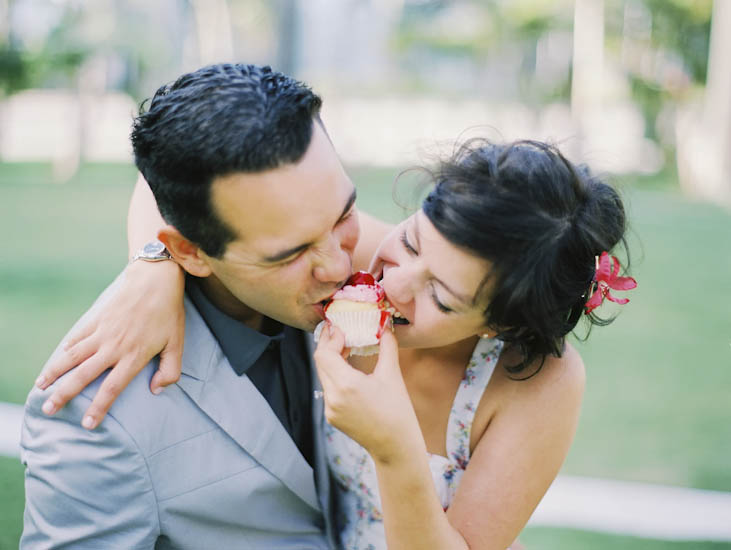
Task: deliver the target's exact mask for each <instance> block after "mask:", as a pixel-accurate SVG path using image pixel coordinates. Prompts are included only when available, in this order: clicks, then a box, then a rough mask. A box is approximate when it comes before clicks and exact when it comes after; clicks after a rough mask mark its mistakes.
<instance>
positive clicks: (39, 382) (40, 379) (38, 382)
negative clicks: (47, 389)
mask: <svg viewBox="0 0 731 550" xmlns="http://www.w3.org/2000/svg"><path fill="white" fill-rule="evenodd" d="M45 384H46V377H45V376H44V375H43V374H41V375H40V376H39V377H38V378H36V386H38V387H39V388H41V389H43V386H44V385H45Z"/></svg>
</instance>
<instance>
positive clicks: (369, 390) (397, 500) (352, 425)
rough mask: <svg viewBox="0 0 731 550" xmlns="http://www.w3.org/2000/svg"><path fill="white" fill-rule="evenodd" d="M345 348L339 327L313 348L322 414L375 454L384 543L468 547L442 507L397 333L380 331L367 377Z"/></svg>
mask: <svg viewBox="0 0 731 550" xmlns="http://www.w3.org/2000/svg"><path fill="white" fill-rule="evenodd" d="M343 345H344V337H343V334H342V332H340V330H338V329H337V328H335V327H332V328H327V329H325V330H323V331H322V334H321V335H320V341H319V343H318V346H317V350H316V351H315V363H316V365H317V370H318V374H319V377H320V381H321V383H322V387H323V393H324V399H325V416H326V418H327V420H328V422H329V423H330V424H332V425H333V426H335V427H336V428H338V429H339V430H340V431H342V432H343V433H345V434H347V435H348V436H349V437H351V438H353V439H354V440H356V441H357V442H358V443H360V444H361V445H362V446H363V447H365V449H366V450H368V452H369V453H370V455H371V456H372V457H373V460H374V462H375V464H376V475H377V477H378V486H379V490H380V493H381V505H382V509H383V517H384V525H385V528H386V539H387V542H388V547H389V548H399V549H411V548H414V549H419V550H422V549H424V548H433V549H434V550H439V549H445V550H446V549H448V550H459V549H466V548H469V546H468V545H467V543H466V541H465V539H464V537H463V536H462V535H461V534H460V533H459V531H458V530H457V529H455V528H454V527H453V526H452V525H451V524H450V522H449V521H448V520H447V517H446V515H445V514H444V511H443V510H442V508H441V506H440V504H439V499H438V498H437V494H436V489H435V487H434V483H433V481H432V477H431V472H430V469H429V464H428V462H427V449H426V444H425V442H424V438H423V436H422V434H421V429H420V427H419V422H418V420H417V418H416V413H415V412H414V408H413V406H412V405H411V400H410V399H409V394H408V392H407V390H406V385H405V384H404V381H403V378H402V376H401V368H400V366H399V360H398V345H397V342H396V337H395V336H394V335H393V334H392V333H391V332H390V331H386V332H384V334H383V336H382V337H381V344H380V352H379V356H378V362H377V363H376V367H375V369H374V370H373V372H372V373H371V374H364V373H363V372H361V371H359V370H357V369H354V368H352V367H351V366H350V365H349V364H348V363H347V362H346V361H345V360H344V359H343V358H342V356H341V353H342V350H343ZM505 548H507V544H506V545H505V547H504V548H503V549H502V550H505Z"/></svg>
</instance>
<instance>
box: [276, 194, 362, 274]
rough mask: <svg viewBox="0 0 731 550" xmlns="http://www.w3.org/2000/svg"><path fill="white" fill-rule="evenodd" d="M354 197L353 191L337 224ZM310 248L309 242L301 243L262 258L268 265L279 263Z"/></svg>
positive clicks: (348, 209) (353, 202)
mask: <svg viewBox="0 0 731 550" xmlns="http://www.w3.org/2000/svg"><path fill="white" fill-rule="evenodd" d="M356 195H357V193H356V190H355V189H353V192H352V193H351V194H350V197H349V198H348V202H346V203H345V208H343V213H342V214H340V217H339V218H338V221H337V223H340V222H341V221H342V220H343V218H344V217H345V216H346V215H347V214H348V212H349V211H350V209H351V208H352V207H353V205H354V204H355V198H356ZM310 246H312V243H311V242H309V243H303V244H300V245H297V246H295V247H292V248H288V249H287V250H282V251H281V252H277V253H276V254H274V255H272V256H266V257H265V258H264V261H265V262H269V263H276V262H280V261H282V260H284V259H286V258H289V257H290V256H294V255H295V254H298V253H299V252H302V251H303V250H306V249H307V248H309V247H310Z"/></svg>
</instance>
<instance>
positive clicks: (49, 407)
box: [41, 399, 56, 414]
mask: <svg viewBox="0 0 731 550" xmlns="http://www.w3.org/2000/svg"><path fill="white" fill-rule="evenodd" d="M41 410H42V411H43V413H44V414H53V413H55V412H56V405H55V403H54V402H53V401H51V400H50V399H49V400H48V401H46V402H45V403H43V406H42V407H41Z"/></svg>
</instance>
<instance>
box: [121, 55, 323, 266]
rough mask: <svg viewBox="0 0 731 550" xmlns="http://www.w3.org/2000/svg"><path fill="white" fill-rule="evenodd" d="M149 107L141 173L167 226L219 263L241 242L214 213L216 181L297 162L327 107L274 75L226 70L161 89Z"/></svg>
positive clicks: (248, 68)
mask: <svg viewBox="0 0 731 550" xmlns="http://www.w3.org/2000/svg"><path fill="white" fill-rule="evenodd" d="M144 105H145V103H143V104H142V106H141V107H140V113H139V116H138V117H137V118H135V121H134V125H133V129H132V146H133V149H134V154H135V163H136V164H137V168H138V169H139V170H140V172H142V174H143V175H144V176H145V179H146V180H147V182H148V184H149V185H150V188H151V189H152V192H153V194H154V195H155V199H156V201H157V205H158V208H159V209H160V213H161V214H162V217H163V218H164V219H165V221H166V222H167V223H169V224H171V225H173V226H175V227H176V228H177V229H178V231H180V233H181V234H182V235H183V236H184V237H185V238H187V239H188V240H190V241H191V242H193V243H195V244H197V245H198V246H200V247H201V249H202V250H203V251H204V252H205V253H206V254H208V255H209V256H211V257H220V256H221V255H223V253H224V251H225V250H226V245H227V244H228V243H229V242H230V241H231V240H233V239H234V238H236V235H235V233H234V232H233V230H232V229H231V228H230V227H228V226H227V225H226V224H225V223H224V222H223V220H221V219H220V217H219V216H218V215H217V213H216V212H215V209H214V208H213V204H212V200H211V184H212V183H213V180H214V179H215V178H216V177H220V176H226V175H228V174H232V173H236V172H246V173H256V172H262V171H265V170H270V169H274V168H277V167H279V166H282V165H286V164H291V163H296V162H297V161H299V160H300V159H301V158H302V156H303V155H304V154H305V151H306V150H307V148H308V146H309V144H310V140H311V139H312V131H313V126H312V124H313V120H314V119H316V118H317V119H318V120H319V112H320V106H321V105H322V101H321V99H320V98H319V97H318V96H317V95H316V94H315V93H313V92H312V90H310V89H309V88H308V87H307V86H306V85H305V84H303V83H301V82H298V81H297V80H294V79H292V78H290V77H288V76H286V75H284V74H282V73H279V72H277V71H274V70H272V69H271V68H270V67H267V66H264V67H260V66H256V65H242V64H235V65H232V64H220V65H211V66H208V67H203V68H202V69H199V70H197V71H195V72H192V73H188V74H185V75H183V76H181V77H180V78H178V79H177V80H176V81H175V82H174V83H172V84H167V85H164V86H162V87H161V88H159V89H158V90H157V92H156V93H155V95H154V97H153V98H152V100H151V101H150V104H149V108H148V109H147V111H145V108H144Z"/></svg>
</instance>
